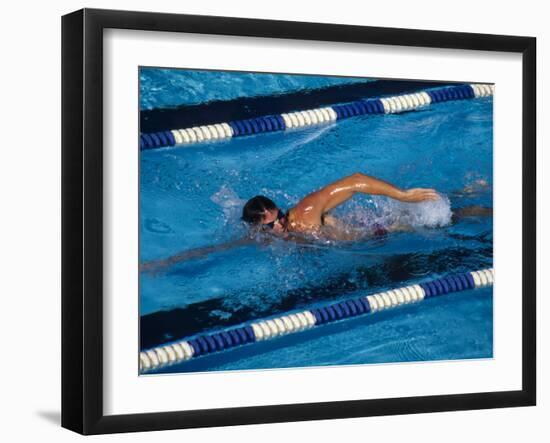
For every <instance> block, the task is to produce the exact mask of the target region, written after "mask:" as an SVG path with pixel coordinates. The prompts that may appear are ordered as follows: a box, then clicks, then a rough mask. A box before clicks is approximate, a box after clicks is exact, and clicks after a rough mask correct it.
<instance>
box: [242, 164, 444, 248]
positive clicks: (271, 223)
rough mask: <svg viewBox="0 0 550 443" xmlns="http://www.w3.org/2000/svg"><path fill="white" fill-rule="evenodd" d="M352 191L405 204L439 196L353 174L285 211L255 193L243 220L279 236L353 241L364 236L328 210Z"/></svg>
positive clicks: (381, 229) (392, 229)
mask: <svg viewBox="0 0 550 443" xmlns="http://www.w3.org/2000/svg"><path fill="white" fill-rule="evenodd" d="M355 194H369V195H381V196H386V197H390V198H392V199H394V200H399V201H401V202H407V203H420V202H423V201H430V200H437V199H439V198H440V196H439V194H438V193H437V192H436V191H435V189H429V188H411V189H405V190H403V189H399V188H397V187H396V186H394V185H392V184H390V183H388V182H386V181H383V180H380V179H378V178H375V177H371V176H369V175H366V174H361V173H355V174H352V175H350V176H348V177H344V178H342V179H340V180H337V181H335V182H333V183H331V184H329V185H327V186H325V187H323V188H321V189H319V190H318V191H315V192H312V193H311V194H308V195H307V196H305V197H304V198H303V199H302V200H301V201H300V202H299V203H298V204H297V205H296V206H294V207H293V208H291V209H289V210H288V211H287V212H283V211H282V210H281V209H279V208H278V207H277V205H276V204H275V203H274V202H273V201H271V200H270V199H269V198H267V197H264V196H262V195H258V196H256V197H254V198H252V199H250V200H248V202H247V203H246V204H245V205H244V208H243V216H242V219H243V220H244V221H245V222H246V223H248V224H249V225H250V226H253V227H257V228H259V229H261V230H262V231H269V232H272V233H273V234H275V235H278V236H282V237H284V236H286V234H287V233H292V232H296V233H302V234H311V235H313V236H314V237H327V238H329V239H333V240H355V239H357V238H358V237H359V236H360V237H365V233H362V234H361V233H357V232H354V231H353V230H350V229H348V228H347V227H346V226H345V225H344V224H343V223H342V222H341V221H339V220H338V219H337V218H335V217H334V216H332V215H330V211H332V210H333V209H334V208H336V207H338V206H340V205H341V204H343V203H345V202H346V201H347V200H349V199H350V198H352V197H353V196H354V195H355ZM407 228H408V227H406V226H402V225H392V226H384V227H382V226H376V227H375V230H374V232H373V233H374V234H381V233H387V232H395V231H398V230H406V229H407Z"/></svg>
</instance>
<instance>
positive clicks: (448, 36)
mask: <svg viewBox="0 0 550 443" xmlns="http://www.w3.org/2000/svg"><path fill="white" fill-rule="evenodd" d="M108 28H118V29H132V30H147V31H170V32H179V33H199V34H217V35H228V36H249V37H269V38H279V39H301V40H317V41H327V42H329V41H330V42H353V43H369V44H378V45H399V46H416V47H429V48H455V49H469V50H482V51H501V52H510V53H519V54H521V55H522V64H523V80H522V81H523V86H522V87H523V98H522V106H523V109H522V112H523V117H522V128H523V129H522V130H523V136H522V137H523V138H522V150H523V151H522V152H523V178H522V180H523V218H522V220H523V233H522V236H523V257H522V261H523V269H522V285H523V286H522V287H523V294H522V333H523V336H522V389H521V390H517V391H506V392H478V393H469V394H458V395H436V396H422V397H405V398H393V399H374V400H357V401H336V402H324V403H308V404H289V405H269V406H261V407H237V408H229V409H209V410H191V411H170V412H160V413H142V414H131V415H114V416H113V415H109V416H107V415H105V414H104V412H103V406H102V405H103V334H102V326H103V318H102V316H103V298H102V286H103V271H102V269H103V225H102V223H103V197H102V195H103V181H102V180H103V148H102V139H103V122H102V120H103V112H102V109H103V87H102V85H103V46H102V45H103V38H102V37H103V31H104V30H105V29H108ZM535 66H536V39H535V38H533V37H515V36H502V35H484V34H470V33H455V32H440V31H423V30H412V29H390V28H377V27H364V26H348V25H334V24H319V23H300V22H286V21H285V22H283V21H274V20H256V19H243V18H230V17H211V16H196V15H179V14H177V15H176V14H161V13H149V12H127V11H111V10H97V9H83V10H80V11H76V12H73V13H71V14H68V15H65V16H63V18H62V426H63V427H65V428H68V429H71V430H73V431H76V432H79V433H82V434H103V433H115V432H132V431H151V430H162V429H178V428H195V427H211V426H228V425H240V424H254V423H273V422H286V421H301V420H320V419H331V418H346V417H363V416H379V415H391V414H414V413H424V412H436V411H456V410H466V409H485V408H501V407H513V406H530V405H535V402H536V335H535V332H536V311H535V310H536V275H535V274H536V266H535V265H536V145H535V140H536V89H535V85H536V69H535Z"/></svg>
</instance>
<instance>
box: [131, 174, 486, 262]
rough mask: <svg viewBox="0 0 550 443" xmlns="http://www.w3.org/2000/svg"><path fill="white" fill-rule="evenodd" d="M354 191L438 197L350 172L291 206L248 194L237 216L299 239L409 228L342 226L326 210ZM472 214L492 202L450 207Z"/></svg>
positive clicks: (210, 249)
mask: <svg viewBox="0 0 550 443" xmlns="http://www.w3.org/2000/svg"><path fill="white" fill-rule="evenodd" d="M356 194H369V195H381V196H386V197H389V198H392V199H394V200H398V201H401V202H407V203H420V202H424V201H433V200H437V199H439V198H441V197H440V195H439V194H438V193H437V191H436V190H434V189H430V188H411V189H400V188H398V187H396V186H394V185H392V184H391V183H388V182H386V181H383V180H380V179H378V178H375V177H372V176H369V175H366V174H361V173H355V174H352V175H350V176H347V177H344V178H342V179H340V180H337V181H335V182H333V183H331V184H329V185H327V186H324V187H323V188H321V189H319V190H317V191H314V192H312V193H310V194H308V195H306V196H305V197H304V198H303V199H302V200H301V201H300V202H298V204H297V205H296V206H294V207H292V208H290V209H289V210H288V211H286V212H285V211H283V210H281V209H280V208H279V207H278V206H277V205H276V204H275V203H274V202H273V201H272V200H270V199H269V198H267V197H264V196H262V195H258V196H256V197H253V198H251V199H250V200H248V201H247V202H246V204H245V205H244V207H243V212H242V220H243V221H244V222H246V223H247V224H248V226H249V227H250V228H251V234H253V233H255V232H258V231H259V232H263V233H267V234H270V235H271V234H272V235H274V236H276V237H280V238H283V239H287V240H292V241H296V242H299V243H301V242H304V241H307V238H306V237H305V236H311V237H313V238H317V239H319V238H324V239H329V240H344V241H345V240H348V241H352V240H358V239H364V238H366V237H369V236H378V235H384V234H387V233H390V232H397V231H410V230H412V229H413V228H412V227H411V226H407V225H402V224H398V223H396V224H393V225H389V226H378V225H375V226H374V229H373V232H370V233H365V232H364V231H360V230H357V229H352V228H350V227H348V226H346V225H345V224H344V223H343V222H342V221H340V220H338V219H337V218H336V217H334V216H333V215H332V214H330V211H332V210H333V209H334V208H336V207H338V206H340V205H342V204H343V203H345V202H346V201H348V200H349V199H351V198H352V197H353V196H354V195H356ZM472 216H482V217H490V216H492V208H486V207H481V206H468V207H465V208H460V209H458V210H457V211H456V212H454V213H453V222H456V221H457V220H459V219H460V218H463V217H472ZM254 242H256V240H255V238H254V237H253V236H252V235H251V236H247V237H245V238H242V239H238V240H234V241H231V242H228V243H224V244H221V245H215V246H207V247H202V248H196V249H191V250H187V251H183V252H181V253H179V254H176V255H174V256H172V257H168V258H166V259H162V260H155V261H150V262H145V263H142V264H141V265H140V271H146V272H156V271H160V270H162V269H163V268H166V267H169V266H171V265H174V264H176V263H178V262H181V261H186V260H189V259H197V258H202V257H206V256H208V255H210V254H211V253H214V252H220V251H225V250H229V249H233V248H236V247H240V246H244V245H247V244H251V243H254Z"/></svg>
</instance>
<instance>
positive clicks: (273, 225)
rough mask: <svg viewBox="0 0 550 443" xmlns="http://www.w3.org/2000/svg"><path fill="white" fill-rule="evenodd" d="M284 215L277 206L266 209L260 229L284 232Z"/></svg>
mask: <svg viewBox="0 0 550 443" xmlns="http://www.w3.org/2000/svg"><path fill="white" fill-rule="evenodd" d="M284 223H285V217H284V214H283V212H282V211H281V210H280V209H279V208H273V209H266V210H265V211H264V217H263V219H262V229H263V230H268V231H273V232H276V233H282V232H284V230H285V228H284Z"/></svg>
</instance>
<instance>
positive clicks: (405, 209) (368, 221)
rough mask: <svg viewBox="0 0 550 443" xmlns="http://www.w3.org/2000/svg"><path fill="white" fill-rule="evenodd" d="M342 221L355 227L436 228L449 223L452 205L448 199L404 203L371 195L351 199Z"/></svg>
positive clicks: (445, 197)
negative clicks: (397, 226)
mask: <svg viewBox="0 0 550 443" xmlns="http://www.w3.org/2000/svg"><path fill="white" fill-rule="evenodd" d="M339 216H340V217H342V219H343V220H344V221H345V222H346V223H348V224H350V225H355V226H358V227H366V228H373V227H376V226H384V227H390V226H396V225H399V226H405V227H411V228H438V227H443V226H448V225H449V224H450V223H451V217H452V211H451V202H450V201H449V199H448V197H447V196H445V195H441V198H440V199H438V200H434V201H425V202H421V203H404V202H400V201H397V200H393V199H390V198H387V197H379V196H372V197H369V198H368V199H366V201H365V200H353V201H351V202H350V203H349V204H346V205H345V207H344V208H343V209H342V212H341V213H340V214H339Z"/></svg>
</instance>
